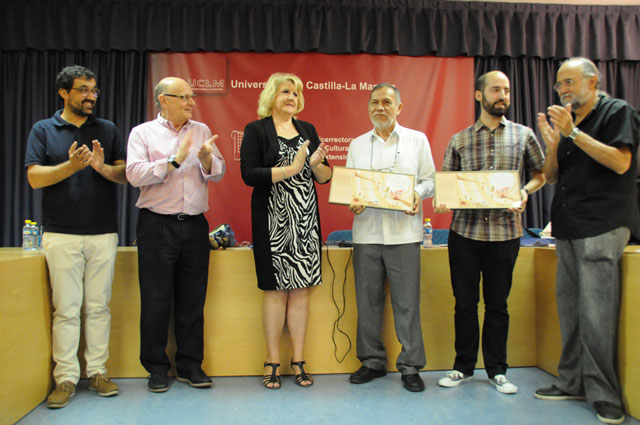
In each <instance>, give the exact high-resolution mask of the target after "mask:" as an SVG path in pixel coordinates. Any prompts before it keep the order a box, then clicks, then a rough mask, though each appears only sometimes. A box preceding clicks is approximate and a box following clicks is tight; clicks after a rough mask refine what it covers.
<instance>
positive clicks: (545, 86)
mask: <svg viewBox="0 0 640 425" xmlns="http://www.w3.org/2000/svg"><path fill="white" fill-rule="evenodd" d="M563 60H564V59H540V58H525V57H519V58H509V57H501V58H497V57H477V58H475V61H474V62H475V78H478V77H479V76H480V75H482V74H484V73H485V72H488V71H491V70H500V71H502V72H504V73H505V74H506V75H507V76H508V77H509V80H510V82H511V110H510V112H509V115H508V118H509V119H510V120H512V121H515V122H517V123H520V124H524V125H526V126H528V127H531V128H532V129H534V131H535V132H536V136H537V137H538V140H539V141H540V144H541V145H542V146H543V147H544V141H543V140H542V137H541V136H540V132H539V131H538V124H537V118H536V116H537V114H538V112H545V111H546V109H547V106H549V105H553V104H557V103H558V102H559V100H560V99H559V98H558V96H557V95H556V93H555V91H554V90H553V84H554V83H555V80H556V71H557V70H558V68H559V67H560V64H561V63H562V61H563ZM595 63H596V65H597V66H598V69H599V70H600V73H601V77H602V80H601V82H602V87H601V88H602V90H604V91H606V92H607V93H609V94H610V95H611V96H612V97H617V98H620V99H624V100H626V101H627V102H629V104H630V105H632V106H633V107H634V108H636V109H637V110H640V62H619V61H595ZM479 114H480V105H479V104H478V102H476V117H477V116H479ZM524 178H525V179H527V180H528V179H529V178H530V175H529V170H526V172H525V176H524ZM523 181H526V180H523ZM554 189H555V185H545V186H544V187H543V188H542V189H541V190H540V191H538V192H536V193H534V194H533V195H532V196H531V197H530V198H529V202H528V205H527V210H526V212H525V215H524V217H523V225H524V226H525V227H544V226H545V225H546V224H547V223H548V222H549V220H550V213H551V201H552V199H553V192H554Z"/></svg>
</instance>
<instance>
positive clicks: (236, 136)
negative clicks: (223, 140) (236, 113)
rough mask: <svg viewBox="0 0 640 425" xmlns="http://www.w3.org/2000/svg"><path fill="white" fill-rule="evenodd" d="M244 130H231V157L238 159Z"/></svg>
mask: <svg viewBox="0 0 640 425" xmlns="http://www.w3.org/2000/svg"><path fill="white" fill-rule="evenodd" d="M243 137H244V131H238V130H233V131H232V132H231V140H233V159H234V160H236V161H240V146H242V138H243Z"/></svg>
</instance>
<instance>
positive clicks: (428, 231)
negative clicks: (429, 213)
mask: <svg viewBox="0 0 640 425" xmlns="http://www.w3.org/2000/svg"><path fill="white" fill-rule="evenodd" d="M432 238H433V227H431V219H430V218H425V219H424V226H422V246H423V247H425V248H431V246H432Z"/></svg>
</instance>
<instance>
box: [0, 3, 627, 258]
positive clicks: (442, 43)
mask: <svg viewBox="0 0 640 425" xmlns="http://www.w3.org/2000/svg"><path fill="white" fill-rule="evenodd" d="M158 51H176V52H178V51H179V52H195V51H218V52H228V51H243V52H267V51H271V52H320V53H333V54H339V53H370V54H394V53H396V54H400V55H408V56H422V55H434V56H444V57H455V56H473V57H475V58H476V60H475V63H476V76H478V75H480V74H481V73H483V72H485V71H487V70H491V69H501V70H503V71H504V72H505V73H506V74H507V75H509V77H510V78H511V85H512V96H513V98H512V109H511V113H510V119H512V120H514V121H516V122H520V123H522V124H525V125H528V126H530V127H532V128H534V129H535V128H536V125H535V114H536V113H537V112H538V111H543V110H544V108H546V106H547V105H548V104H550V103H552V102H555V101H557V99H556V98H555V97H554V96H555V94H554V93H553V91H552V90H551V85H552V83H553V81H554V79H555V71H556V69H557V66H558V64H559V62H560V60H561V59H563V58H566V57H570V56H586V57H589V58H591V59H594V60H595V61H596V62H597V63H598V65H599V67H600V70H601V72H602V73H603V79H604V82H605V84H604V88H605V90H607V91H609V92H610V93H611V94H612V95H613V96H615V97H620V98H623V99H626V100H627V101H629V102H630V103H631V104H632V105H634V106H635V107H636V108H639V107H640V101H639V100H638V96H640V7H638V6H573V5H549V4H514V3H481V2H457V1H454V2H449V1H444V0H435V1H433V0H305V1H303V2H293V1H289V0H101V1H95V0H56V1H50V0H23V1H19V2H18V1H15V2H3V7H2V13H1V14H0V90H1V92H0V93H2V95H3V96H2V114H1V115H0V125H1V126H2V130H1V131H2V142H1V143H2V147H1V149H2V152H1V153H2V159H1V160H2V165H3V171H2V173H1V174H0V176H1V177H0V185H1V186H2V215H3V220H2V224H1V225H2V231H1V241H0V243H1V245H2V246H18V245H19V244H20V238H21V235H20V230H21V226H22V221H23V220H24V219H25V218H31V219H35V220H38V221H40V218H41V211H40V208H41V203H40V196H41V194H40V191H39V190H36V191H34V190H31V189H30V188H29V187H28V184H27V181H26V172H25V169H24V154H25V148H26V140H27V136H28V134H29V130H30V129H31V126H32V125H33V123H35V122H36V121H37V120H40V119H43V118H46V117H49V116H51V115H52V114H53V112H54V111H55V110H56V109H58V108H60V107H61V105H62V104H61V102H60V101H59V100H58V95H57V93H55V89H54V80H55V75H56V74H57V72H58V71H59V70H60V69H61V68H62V67H64V66H66V65H70V64H74V63H77V64H80V65H84V66H87V67H88V68H91V69H92V70H94V71H95V72H96V73H97V76H98V84H99V86H100V88H101V89H102V90H103V91H102V93H103V94H102V95H101V97H100V99H99V101H98V106H97V115H98V116H100V117H104V118H107V119H110V120H112V121H114V122H115V123H116V125H117V126H118V128H119V130H120V134H121V137H122V138H123V140H125V141H126V140H127V138H128V134H129V131H130V129H131V128H132V127H133V126H135V125H136V124H138V123H140V122H142V121H144V120H145V119H146V96H147V93H146V91H147V54H148V52H158ZM471 95H472V94H470V96H471ZM552 191H553V188H552V187H551V186H547V187H545V188H544V189H543V191H541V193H538V194H535V195H534V196H533V197H532V198H533V199H532V200H531V202H530V205H529V207H528V208H527V212H526V215H525V225H526V226H528V227H542V226H544V225H545V224H546V223H547V222H548V220H549V218H548V217H549V213H548V211H549V204H550V202H551V197H552ZM136 199H137V190H135V189H133V188H131V187H126V188H124V187H123V188H122V189H121V192H120V196H119V203H120V205H119V210H120V211H121V217H120V218H121V219H120V229H119V235H120V244H121V245H129V244H131V243H132V242H133V240H134V238H135V221H136V215H137V209H136V208H135V207H134V203H135V201H136Z"/></svg>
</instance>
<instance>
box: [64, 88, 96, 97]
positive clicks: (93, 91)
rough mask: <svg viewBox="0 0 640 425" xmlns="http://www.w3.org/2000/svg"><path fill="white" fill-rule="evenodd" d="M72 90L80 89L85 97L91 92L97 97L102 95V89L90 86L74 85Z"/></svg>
mask: <svg viewBox="0 0 640 425" xmlns="http://www.w3.org/2000/svg"><path fill="white" fill-rule="evenodd" d="M71 90H76V91H79V92H80V94H81V95H83V96H84V97H87V96H89V93H93V95H94V96H95V97H98V96H100V89H90V88H88V87H72V88H71Z"/></svg>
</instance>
